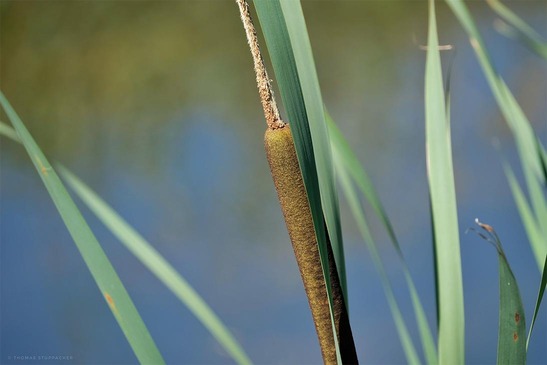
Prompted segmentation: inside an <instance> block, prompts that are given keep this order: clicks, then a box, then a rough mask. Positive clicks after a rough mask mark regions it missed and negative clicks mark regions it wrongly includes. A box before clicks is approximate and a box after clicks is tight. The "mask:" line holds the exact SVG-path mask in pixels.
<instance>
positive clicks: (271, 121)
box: [236, 0, 285, 129]
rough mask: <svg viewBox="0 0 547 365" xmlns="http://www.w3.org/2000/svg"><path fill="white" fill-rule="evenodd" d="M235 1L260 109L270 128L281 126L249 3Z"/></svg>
mask: <svg viewBox="0 0 547 365" xmlns="http://www.w3.org/2000/svg"><path fill="white" fill-rule="evenodd" d="M236 3H237V5H238V7H239V13H240V15H241V21H242V22H243V27H244V28H245V34H246V35H247V42H248V43H249V48H250V49H251V54H252V55H253V63H254V69H255V74H256V84H257V86H258V93H259V95H260V102H261V103H262V109H264V116H265V117H266V123H267V124H268V128H270V129H277V128H282V127H283V126H284V125H285V123H284V122H283V121H282V120H281V117H280V116H279V109H278V108H277V104H276V103H275V99H274V96H273V90H272V85H271V83H270V78H269V77H268V73H267V72H266V67H265V66H264V60H263V59H262V53H260V47H259V46H258V38H257V37H256V30H255V27H254V25H253V20H252V18H251V13H250V11H249V4H247V2H246V1H245V0H236Z"/></svg>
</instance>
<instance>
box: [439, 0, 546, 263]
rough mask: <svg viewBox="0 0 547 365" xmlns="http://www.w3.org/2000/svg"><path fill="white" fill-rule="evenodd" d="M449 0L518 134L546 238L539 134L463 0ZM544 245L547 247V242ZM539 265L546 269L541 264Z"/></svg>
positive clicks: (532, 197) (539, 259)
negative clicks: (498, 70) (501, 73)
mask: <svg viewBox="0 0 547 365" xmlns="http://www.w3.org/2000/svg"><path fill="white" fill-rule="evenodd" d="M446 2H447V4H448V5H449V6H450V8H451V9H452V11H453V12H454V14H455V15H456V17H457V18H458V20H459V21H460V23H461V24H462V26H463V28H464V29H465V31H466V32H467V34H468V36H469V38H470V42H471V45H472V46H473V49H474V50H475V53H476V55H477V59H478V61H479V63H480V65H481V68H482V70H483V72H484V74H485V76H486V80H487V81H488V84H489V86H490V89H491V90H492V92H493V94H494V97H495V100H496V102H497V104H498V107H499V109H500V111H501V112H502V114H503V116H504V118H505V120H506V121H507V124H508V126H509V128H510V129H511V132H512V133H513V135H514V137H515V141H516V145H517V150H518V152H519V156H520V161H521V167H522V170H523V173H524V178H525V181H526V187H527V189H528V193H529V195H530V202H531V205H532V207H533V211H534V215H535V219H536V221H537V222H538V223H539V225H538V229H539V230H540V231H541V234H542V235H543V236H544V237H547V200H546V199H545V195H544V193H543V191H542V186H545V184H547V181H546V179H547V177H546V176H545V173H544V170H543V167H542V161H541V156H540V154H538V153H537V137H536V135H535V134H534V131H533V129H532V127H531V125H530V122H529V121H528V119H527V117H526V115H525V114H524V112H523V111H522V109H521V108H520V106H519V104H518V103H517V101H516V100H515V97H514V96H513V94H512V93H511V91H510V90H509V88H508V87H507V85H506V84H505V82H504V81H503V79H502V78H501V77H500V76H499V75H498V74H497V73H496V71H495V70H494V68H493V66H492V62H491V60H490V57H489V56H488V53H487V52H486V48H485V46H484V42H483V40H482V38H481V36H480V34H479V32H478V30H477V27H476V25H475V22H474V21H473V18H472V17H471V14H470V13H469V10H468V9H467V7H466V6H465V4H464V3H463V1H462V0H446ZM544 245H545V247H546V248H547V241H546V242H545V243H544ZM543 257H544V256H539V257H536V261H537V262H538V263H541V262H542V260H543ZM539 265H541V264H539ZM538 268H539V270H541V269H542V268H541V266H538Z"/></svg>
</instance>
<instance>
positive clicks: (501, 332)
mask: <svg viewBox="0 0 547 365" xmlns="http://www.w3.org/2000/svg"><path fill="white" fill-rule="evenodd" d="M476 223H477V224H478V225H479V227H480V228H481V229H482V232H479V231H477V233H478V234H479V236H480V237H482V238H483V239H485V240H486V241H488V242H490V243H491V244H492V245H493V246H494V247H495V248H496V251H497V252H498V262H499V286H500V312H499V327H498V360H497V363H498V364H504V365H524V364H526V341H525V336H526V321H525V317H524V308H523V306H522V300H521V298H520V292H519V287H518V285H517V280H516V279H515V276H514V275H513V271H512V270H511V267H510V266H509V261H507V257H506V256H505V253H504V252H503V248H502V247H501V241H500V239H499V237H498V235H497V234H496V231H494V229H493V228H492V227H491V226H489V225H487V224H484V223H481V222H479V220H478V219H477V220H476Z"/></svg>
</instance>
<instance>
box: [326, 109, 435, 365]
mask: <svg viewBox="0 0 547 365" xmlns="http://www.w3.org/2000/svg"><path fill="white" fill-rule="evenodd" d="M325 117H326V119H327V126H328V128H329V135H330V137H331V146H332V151H333V164H334V166H335V171H336V173H337V177H338V178H339V181H340V182H341V186H342V191H343V193H344V195H345V197H346V201H348V204H350V208H351V211H352V215H353V218H354V219H355V221H356V222H357V224H358V227H359V230H360V232H361V236H362V238H363V240H364V242H365V243H366V244H367V247H368V249H369V251H370V252H371V255H372V257H373V262H375V266H376V270H377V271H378V273H379V275H380V276H382V275H384V274H385V269H384V268H383V263H382V261H381V260H380V256H379V254H378V249H377V246H376V243H375V241H374V240H373V238H372V235H371V234H370V230H369V228H368V224H367V221H366V218H365V215H364V212H363V208H362V206H360V205H359V204H356V203H354V201H358V198H357V194H356V193H354V192H353V185H352V184H351V182H349V180H350V179H349V177H350V178H351V180H352V181H353V183H355V185H356V186H357V188H358V189H359V191H360V192H361V194H363V196H364V197H365V199H366V200H367V201H368V203H369V204H370V205H371V207H372V209H373V211H374V213H375V214H376V215H377V217H378V218H379V219H380V221H381V222H382V224H383V226H384V228H385V229H386V231H387V232H388V235H389V237H390V241H391V243H392V245H393V247H394V248H395V250H396V252H397V254H398V256H399V258H400V260H401V263H402V268H403V273H404V276H405V281H406V283H407V286H408V289H409V292H410V295H411V299H412V306H413V308H414V316H415V318H416V323H417V324H418V329H419V332H420V340H421V343H422V348H423V351H424V354H425V358H426V362H427V363H428V364H430V365H434V364H437V350H436V348H435V341H434V339H433V335H432V333H431V329H430V327H429V323H428V321H427V318H426V315H425V310H424V308H423V305H422V302H421V299H420V296H419V295H418V291H417V290H416V286H415V285H414V280H413V279H412V275H411V274H410V270H409V269H408V265H407V263H406V260H405V258H404V256H403V252H402V250H401V246H400V244H399V241H398V239H397V236H396V235H395V230H394V229H393V226H392V224H391V221H390V219H389V217H388V215H387V213H386V211H385V209H384V207H383V205H382V203H381V201H380V198H379V196H378V193H377V192H376V189H375V188H374V186H373V184H372V181H371V180H370V179H369V177H368V175H367V173H366V172H365V170H364V168H363V167H362V165H361V164H360V162H359V160H358V159H357V156H356V155H355V153H354V152H353V151H352V149H351V147H350V146H349V143H348V142H347V140H346V139H345V137H344V136H343V134H342V132H341V131H340V130H339V129H338V127H337V126H336V124H335V123H334V121H333V120H332V118H331V116H330V115H329V114H328V113H326V115H325ZM345 175H348V176H349V177H346V176H345ZM346 180H348V181H346ZM375 257H378V260H375V259H374V258H375ZM377 263H379V264H377ZM386 283H387V284H389V281H388V280H387V277H386V279H385V280H384V279H382V284H383V285H384V284H386ZM389 291H392V289H391V286H390V284H389V287H388V286H386V285H384V292H385V293H386V297H388V301H389V300H390V299H389V294H388V292H389ZM388 304H389V305H390V309H391V308H392V307H393V309H392V317H393V318H394V320H395V322H396V325H397V331H398V333H399V338H400V339H401V343H402V344H403V346H404V350H405V354H406V358H407V362H408V363H412V362H413V358H414V356H413V352H414V353H415V350H414V351H413V348H411V347H410V345H412V341H409V339H407V338H406V335H405V333H407V331H406V324H405V322H404V320H399V319H398V317H399V316H398V314H397V313H396V311H398V307H396V308H395V306H397V303H396V302H395V306H393V304H391V303H388ZM399 323H401V324H399ZM403 325H404V326H405V328H403ZM412 346H413V345H412Z"/></svg>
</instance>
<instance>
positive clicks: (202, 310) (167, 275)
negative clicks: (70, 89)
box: [58, 166, 251, 365]
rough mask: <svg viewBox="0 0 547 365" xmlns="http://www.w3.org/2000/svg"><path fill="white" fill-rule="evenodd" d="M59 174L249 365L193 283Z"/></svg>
mask: <svg viewBox="0 0 547 365" xmlns="http://www.w3.org/2000/svg"><path fill="white" fill-rule="evenodd" d="M58 170H59V173H60V174H61V176H62V177H63V179H65V180H66V182H67V183H68V185H69V186H70V187H71V188H72V190H74V192H75V193H76V195H78V197H79V198H80V199H82V201H83V202H84V203H85V204H86V205H87V207H88V208H89V209H91V211H92V212H93V213H94V214H95V215H96V216H97V217H98V218H99V219H100V220H101V222H103V224H104V225H105V226H107V227H108V229H109V230H110V231H111V232H112V233H113V234H114V235H115V236H116V237H117V238H118V239H119V240H120V242H121V243H123V244H124V246H125V247H126V248H127V249H128V250H129V251H131V253H132V254H133V255H135V257H137V258H138V259H139V260H140V261H141V262H142V263H143V264H144V265H145V266H146V267H147V268H148V269H149V270H150V271H151V272H152V273H153V274H154V275H155V276H156V277H157V278H158V279H160V281H161V282H162V283H163V284H165V286H167V287H168V288H169V290H171V291H172V292H173V294H175V295H176V296H177V298H179V299H180V301H181V302H183V303H184V304H185V305H186V306H187V307H188V309H189V310H190V311H191V312H192V313H193V314H194V315H195V316H196V317H197V318H198V319H199V320H200V322H201V323H202V324H203V325H204V326H205V328H207V329H208V330H209V332H210V333H211V334H212V335H213V336H214V337H215V338H216V339H217V341H218V342H219V343H220V344H221V345H222V347H224V349H225V350H226V351H227V352H228V354H230V356H232V358H233V359H234V360H235V361H236V362H237V363H238V364H242V365H244V364H250V363H251V361H250V359H249V357H248V356H247V355H246V354H245V352H244V351H243V349H242V348H241V346H240V345H239V343H238V342H237V341H236V340H235V338H234V337H233V335H232V334H231V333H230V331H229V330H228V329H227V328H226V327H225V326H224V324H223V323H222V322H221V320H220V319H219V318H218V317H217V315H216V314H215V313H214V312H213V310H212V309H211V308H210V307H209V306H208V305H207V303H206V302H205V301H204V300H203V299H202V298H201V296H200V295H199V294H198V293H197V292H196V291H195V290H194V288H192V286H190V284H189V283H188V282H187V281H186V280H185V279H184V278H183V277H182V276H180V274H179V273H178V272H177V271H176V270H175V268H173V267H172V266H171V265H170V264H169V263H168V262H167V261H166V260H165V259H164V258H163V256H161V254H160V253H159V252H158V251H156V250H155V249H154V247H153V246H152V245H151V244H150V243H148V242H147V241H146V240H145V239H144V238H143V237H142V236H141V235H140V234H139V233H138V232H137V231H135V229H133V228H132V227H131V226H130V225H129V224H128V223H127V222H126V221H125V220H124V219H123V218H122V217H121V216H120V215H118V213H116V212H115V211H114V210H113V209H112V208H111V207H110V206H108V204H106V202H104V201H103V200H102V199H101V198H100V197H99V196H98V195H97V194H96V193H95V192H93V191H92V190H91V189H90V188H89V187H88V186H87V185H85V184H84V183H83V182H82V181H81V180H80V179H78V178H77V177H76V176H75V175H74V174H72V173H71V172H70V171H69V170H68V169H66V168H64V167H63V166H59V167H58Z"/></svg>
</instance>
